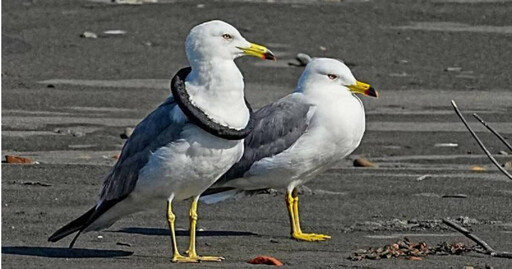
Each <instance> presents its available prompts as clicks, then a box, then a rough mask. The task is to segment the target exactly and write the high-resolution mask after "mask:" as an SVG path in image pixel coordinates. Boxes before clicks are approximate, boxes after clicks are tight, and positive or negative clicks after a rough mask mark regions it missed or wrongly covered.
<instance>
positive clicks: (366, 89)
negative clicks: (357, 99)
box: [347, 81, 379, 98]
mask: <svg viewBox="0 0 512 269" xmlns="http://www.w3.org/2000/svg"><path fill="white" fill-rule="evenodd" d="M347 87H348V88H349V89H350V91H351V92H353V93H361V94H364V95H367V96H373V97H377V98H378V97H379V93H378V92H377V91H376V90H375V89H374V88H372V86H370V84H367V83H364V82H361V81H356V84H355V85H348V86H347Z"/></svg>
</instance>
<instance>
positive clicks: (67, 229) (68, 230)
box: [48, 207, 96, 248]
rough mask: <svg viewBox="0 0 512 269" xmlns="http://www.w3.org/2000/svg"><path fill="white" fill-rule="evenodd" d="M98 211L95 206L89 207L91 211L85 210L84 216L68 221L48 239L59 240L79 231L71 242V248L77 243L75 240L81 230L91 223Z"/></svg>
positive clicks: (51, 240)
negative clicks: (92, 217)
mask: <svg viewBox="0 0 512 269" xmlns="http://www.w3.org/2000/svg"><path fill="white" fill-rule="evenodd" d="M95 211H96V207H93V208H91V209H89V211H87V212H85V214H83V215H82V216H80V217H78V218H77V219H75V220H74V221H72V222H70V223H68V224H67V225H66V226H64V227H62V228H60V229H59V230H57V231H56V232H55V233H54V234H52V235H51V236H50V237H49V238H48V241H50V242H57V241H59V240H61V239H62V238H64V237H66V236H68V235H70V234H72V233H74V232H76V231H78V234H77V235H76V236H75V238H74V239H73V241H72V242H71V245H70V246H69V247H70V248H71V247H73V244H74V243H75V240H76V239H77V238H78V235H80V232H81V231H82V230H83V229H84V228H85V227H87V225H89V221H90V219H91V216H92V215H93V214H94V212H95Z"/></svg>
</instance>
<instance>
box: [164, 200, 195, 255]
mask: <svg viewBox="0 0 512 269" xmlns="http://www.w3.org/2000/svg"><path fill="white" fill-rule="evenodd" d="M175 221H176V215H174V213H172V204H171V201H170V200H169V201H168V202H167V222H168V223H169V230H170V231H171V241H172V262H199V260H198V259H191V258H190V257H184V256H182V255H181V254H180V252H179V251H178V242H177V241H176V232H175V230H174V222H175Z"/></svg>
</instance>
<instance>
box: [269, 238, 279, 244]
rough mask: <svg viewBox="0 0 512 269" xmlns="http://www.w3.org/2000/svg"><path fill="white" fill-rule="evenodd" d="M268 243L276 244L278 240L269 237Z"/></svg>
mask: <svg viewBox="0 0 512 269" xmlns="http://www.w3.org/2000/svg"><path fill="white" fill-rule="evenodd" d="M270 243H274V244H276V243H279V241H277V240H275V239H270Z"/></svg>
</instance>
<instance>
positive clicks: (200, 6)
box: [196, 4, 205, 8]
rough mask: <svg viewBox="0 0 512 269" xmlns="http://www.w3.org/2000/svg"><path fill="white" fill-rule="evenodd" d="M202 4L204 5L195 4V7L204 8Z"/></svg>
mask: <svg viewBox="0 0 512 269" xmlns="http://www.w3.org/2000/svg"><path fill="white" fill-rule="evenodd" d="M204 6H205V5H204V4H197V6H196V7H197V8H204Z"/></svg>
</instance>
